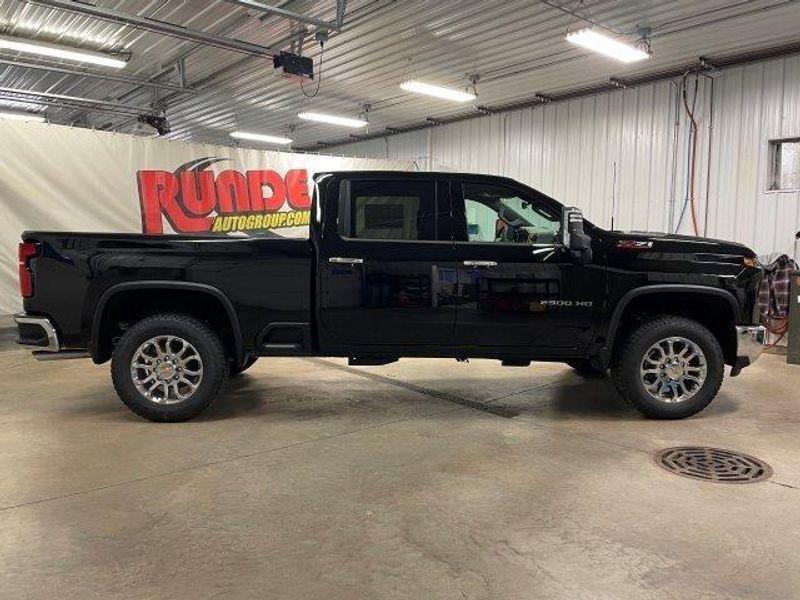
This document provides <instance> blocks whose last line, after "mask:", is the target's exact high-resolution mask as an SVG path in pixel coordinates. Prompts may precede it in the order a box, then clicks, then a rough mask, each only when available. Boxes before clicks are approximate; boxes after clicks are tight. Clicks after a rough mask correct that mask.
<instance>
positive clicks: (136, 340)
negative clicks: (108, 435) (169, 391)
mask: <svg viewBox="0 0 800 600" xmlns="http://www.w3.org/2000/svg"><path fill="white" fill-rule="evenodd" d="M167 335H168V336H177V337H179V338H182V339H183V340H185V341H187V342H188V343H189V344H191V345H192V346H193V347H194V349H195V350H196V353H197V354H198V355H199V357H200V359H201V360H202V378H201V379H200V380H199V382H197V385H198V387H197V389H196V390H195V391H194V392H193V393H191V394H190V395H189V394H187V395H188V397H187V398H186V399H185V400H179V401H176V402H175V403H173V404H159V403H157V402H156V401H154V400H151V399H148V398H147V397H146V396H145V395H144V394H143V393H142V392H140V391H139V390H138V389H137V387H136V384H135V383H134V377H133V375H132V373H131V366H132V360H133V358H134V354H135V353H136V352H137V350H138V349H139V347H140V346H141V345H142V344H144V343H145V342H146V341H148V340H150V339H152V338H154V337H157V336H167ZM187 371H188V367H187ZM111 377H112V380H113V382H114V389H115V390H116V391H117V395H118V396H119V397H120V399H121V400H122V402H123V403H124V404H125V406H127V407H128V408H129V409H131V410H132V411H133V412H135V413H136V414H137V415H139V416H141V417H144V418H145V419H149V420H151V421H160V422H171V423H174V422H179V421H188V420H189V419H193V418H194V417H196V416H197V415H199V414H200V413H202V412H203V411H204V410H205V409H207V408H208V407H209V406H210V405H211V403H212V402H213V401H214V400H215V399H216V398H217V396H218V395H219V393H220V390H221V389H222V386H223V384H224V383H225V380H226V379H227V377H228V357H227V356H226V354H225V348H224V347H223V345H222V342H220V339H219V336H217V334H215V333H214V332H213V331H212V330H211V329H210V328H209V327H208V326H207V325H206V324H204V323H202V322H201V321H198V320H197V319H194V318H192V317H189V316H187V315H182V314H175V313H165V314H158V315H153V316H151V317H147V318H145V319H142V320H141V321H139V322H137V323H135V324H134V325H133V326H131V327H130V328H129V329H128V330H127V331H126V332H125V334H124V335H123V336H122V338H121V339H120V340H119V343H117V345H116V347H115V348H114V353H113V355H112V358H111ZM159 389H161V388H159ZM176 389H177V387H176Z"/></svg>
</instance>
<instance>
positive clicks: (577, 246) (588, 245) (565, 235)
mask: <svg viewBox="0 0 800 600" xmlns="http://www.w3.org/2000/svg"><path fill="white" fill-rule="evenodd" d="M561 243H562V244H563V245H564V247H565V248H567V250H569V253H570V256H571V257H572V260H573V261H575V263H577V264H579V265H585V264H588V263H590V262H592V238H590V237H589V236H588V235H587V234H586V233H584V231H583V213H582V212H581V211H580V209H578V208H575V207H574V206H565V207H564V209H563V212H562V213H561Z"/></svg>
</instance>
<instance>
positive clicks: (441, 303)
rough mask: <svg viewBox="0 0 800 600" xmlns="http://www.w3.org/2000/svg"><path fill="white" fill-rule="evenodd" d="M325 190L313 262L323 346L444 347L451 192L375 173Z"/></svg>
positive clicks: (448, 323)
mask: <svg viewBox="0 0 800 600" xmlns="http://www.w3.org/2000/svg"><path fill="white" fill-rule="evenodd" d="M327 189H328V190H329V193H328V194H326V196H327V200H326V209H325V210H326V214H325V215H324V217H323V218H324V219H325V221H326V223H325V229H324V233H323V237H322V239H321V241H320V253H319V258H318V260H319V272H320V285H321V289H320V294H319V302H320V320H321V325H322V327H321V335H322V336H323V338H324V339H323V340H322V342H323V346H324V347H325V346H334V347H336V346H362V347H383V348H384V350H385V351H387V352H390V351H396V350H395V349H393V347H397V346H402V345H414V346H417V347H419V346H426V345H430V346H437V345H444V344H447V343H449V341H450V339H451V337H452V335H453V330H454V328H455V287H456V262H455V250H454V249H453V242H452V234H451V229H452V228H451V221H450V211H451V200H450V193H449V185H448V184H446V183H438V182H437V181H436V180H435V179H433V178H431V177H430V176H429V175H422V174H421V175H420V176H419V177H417V178H414V177H410V176H408V175H404V176H402V177H398V178H397V179H392V178H391V177H389V176H387V175H386V174H381V175H380V176H372V177H370V176H364V175H358V176H356V175H353V176H342V177H341V178H340V179H337V180H334V181H333V182H329V183H328V186H327ZM331 189H333V192H330V190H331ZM331 195H338V201H337V202H336V203H335V204H334V203H333V202H332V201H331V200H332V199H333V198H332V197H331ZM334 206H335V214H334V211H333V210H331V209H332V208H333V207H334ZM376 350H380V348H376ZM401 353H402V352H401Z"/></svg>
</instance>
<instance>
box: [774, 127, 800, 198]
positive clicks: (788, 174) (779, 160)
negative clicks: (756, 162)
mask: <svg viewBox="0 0 800 600" xmlns="http://www.w3.org/2000/svg"><path fill="white" fill-rule="evenodd" d="M769 155H770V168H771V173H770V186H769V189H771V190H800V138H791V139H785V140H770V142H769Z"/></svg>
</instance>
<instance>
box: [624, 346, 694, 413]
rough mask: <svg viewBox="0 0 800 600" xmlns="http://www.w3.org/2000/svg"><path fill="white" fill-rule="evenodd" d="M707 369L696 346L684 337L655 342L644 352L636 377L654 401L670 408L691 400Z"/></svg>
mask: <svg viewBox="0 0 800 600" xmlns="http://www.w3.org/2000/svg"><path fill="white" fill-rule="evenodd" d="M707 374H708V366H707V363H706V355H705V354H704V353H703V351H702V350H701V349H700V346H698V345H697V344H695V343H694V342H693V341H692V340H689V339H687V338H684V337H668V338H664V339H663V340H659V341H658V342H656V343H655V344H653V345H652V346H650V348H649V349H648V350H647V352H645V354H644V358H643V359H642V364H641V368H640V376H641V380H642V384H643V385H644V389H645V391H646V392H647V393H648V394H649V395H650V397H651V398H653V399H654V400H658V401H659V402H666V403H668V404H674V403H678V402H686V401H687V400H689V399H690V398H692V397H693V396H694V395H695V394H697V392H699V391H700V389H701V388H702V387H703V384H704V383H705V382H706V377H707Z"/></svg>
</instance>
